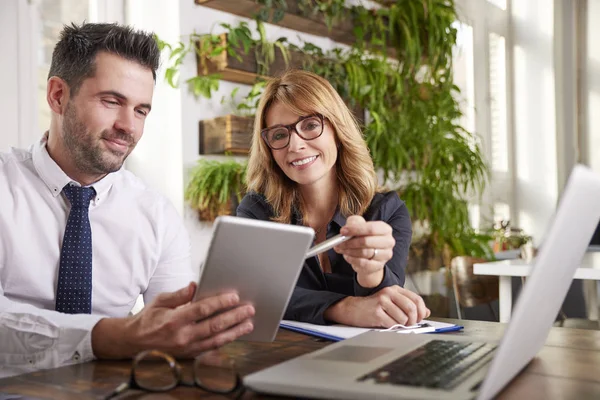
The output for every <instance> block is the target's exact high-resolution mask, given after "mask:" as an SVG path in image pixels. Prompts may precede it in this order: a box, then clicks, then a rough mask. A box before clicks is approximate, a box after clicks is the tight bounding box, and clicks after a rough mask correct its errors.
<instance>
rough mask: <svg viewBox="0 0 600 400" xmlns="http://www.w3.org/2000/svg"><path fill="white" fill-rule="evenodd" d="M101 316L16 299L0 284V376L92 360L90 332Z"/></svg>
mask: <svg viewBox="0 0 600 400" xmlns="http://www.w3.org/2000/svg"><path fill="white" fill-rule="evenodd" d="M102 318H103V317H102V316H100V315H88V314H76V315H73V314H63V313H59V312H56V311H50V310H42V309H39V308H36V307H34V306H32V305H29V304H21V303H17V302H14V301H11V300H9V299H7V298H6V297H5V296H4V290H3V289H2V286H1V284H0V365H2V366H3V367H2V368H0V377H7V376H11V375H17V374H22V373H27V372H33V371H36V370H40V369H48V368H57V367H62V366H65V365H69V364H75V363H80V362H86V361H91V360H93V359H94V353H93V351H92V335H91V333H92V329H93V328H94V326H95V325H96V324H97V323H98V321H100V320H101V319H102Z"/></svg>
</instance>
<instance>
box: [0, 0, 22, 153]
mask: <svg viewBox="0 0 600 400" xmlns="http://www.w3.org/2000/svg"><path fill="white" fill-rule="evenodd" d="M17 8H18V7H17V3H16V2H15V1H8V2H7V1H4V2H2V3H1V4H0V37H1V38H15V37H17V32H18V26H17V21H18V18H17V16H18V13H17ZM3 42H4V46H3V49H2V52H3V53H4V57H2V58H3V60H2V62H1V63H0V87H1V88H3V89H2V90H3V91H4V92H5V93H12V94H13V96H14V94H16V93H18V88H17V79H15V77H16V76H18V51H17V46H18V41H17V40H7V39H3ZM13 96H0V110H2V121H3V128H2V133H1V134H0V151H6V150H8V148H9V147H10V146H16V145H18V142H19V112H18V111H19V109H18V102H17V101H14V97H13Z"/></svg>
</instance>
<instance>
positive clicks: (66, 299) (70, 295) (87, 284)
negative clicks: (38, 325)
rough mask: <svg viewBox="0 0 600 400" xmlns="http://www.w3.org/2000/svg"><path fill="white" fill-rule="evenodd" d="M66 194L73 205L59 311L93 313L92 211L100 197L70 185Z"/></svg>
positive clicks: (60, 274) (62, 257) (65, 240)
mask: <svg viewBox="0 0 600 400" xmlns="http://www.w3.org/2000/svg"><path fill="white" fill-rule="evenodd" d="M63 193H64V194H65V196H67V199H69V202H71V212H70V213H69V219H68V220H67V228H66V229H65V237H64V238H63V244H62V250H61V252H60V268H59V270H58V286H57V289H56V311H58V312H62V313H66V314H91V313H92V228H91V227H90V219H89V217H88V210H89V208H90V200H92V199H93V198H94V196H96V191H95V190H94V188H85V187H79V186H71V185H67V186H65V187H64V188H63Z"/></svg>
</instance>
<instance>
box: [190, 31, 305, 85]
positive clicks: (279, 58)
mask: <svg viewBox="0 0 600 400" xmlns="http://www.w3.org/2000/svg"><path fill="white" fill-rule="evenodd" d="M219 36H220V38H221V43H220V45H221V46H225V45H226V43H227V34H226V33H222V34H221V35H219ZM234 51H235V52H236V54H238V55H239V56H240V58H241V60H239V59H237V58H236V57H232V56H230V55H229V54H228V53H227V52H226V51H223V52H221V54H219V55H218V56H216V57H211V58H210V59H209V58H204V59H200V58H198V60H197V65H198V71H197V72H198V75H208V74H214V73H218V74H221V76H222V79H223V80H226V81H229V82H236V83H243V84H247V85H252V84H254V83H255V82H256V78H257V77H258V76H259V74H258V62H257V60H256V53H255V50H254V48H252V49H250V51H248V53H247V54H246V53H244V51H243V49H242V48H241V47H240V48H237V49H234ZM304 57H306V55H304V54H303V53H300V52H290V62H289V65H286V63H285V60H284V57H283V55H282V54H281V50H280V49H279V48H278V47H276V48H275V59H274V60H273V63H272V64H271V65H270V66H269V70H268V71H266V74H265V75H260V76H262V77H263V78H267V77H270V76H277V75H279V74H281V73H282V72H284V71H285V70H286V69H287V68H301V67H302V62H303V60H304Z"/></svg>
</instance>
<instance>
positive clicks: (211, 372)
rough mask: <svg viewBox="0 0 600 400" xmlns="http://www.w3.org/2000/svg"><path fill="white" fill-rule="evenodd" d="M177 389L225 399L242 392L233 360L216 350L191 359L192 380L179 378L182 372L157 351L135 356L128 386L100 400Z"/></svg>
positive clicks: (240, 381) (124, 385)
mask: <svg viewBox="0 0 600 400" xmlns="http://www.w3.org/2000/svg"><path fill="white" fill-rule="evenodd" d="M177 386H184V387H197V388H200V389H202V390H204V391H205V392H209V393H214V394H221V395H229V394H234V393H236V392H237V391H238V390H239V389H240V388H242V380H241V378H240V376H239V375H238V373H237V372H236V370H235V367H234V363H233V360H232V359H230V358H229V357H227V356H226V355H224V354H222V353H221V352H219V351H217V350H213V351H210V352H206V353H203V354H201V355H200V356H198V357H197V358H196V359H194V369H193V380H190V381H187V380H185V379H184V378H183V369H182V368H181V365H179V364H178V363H177V361H175V359H174V358H173V357H171V356H170V355H168V354H166V353H163V352H161V351H157V350H147V351H144V352H141V353H140V354H138V355H137V356H136V357H135V358H134V359H133V363H132V366H131V375H130V377H129V382H123V383H122V384H120V385H119V386H118V387H117V388H116V389H115V390H114V391H113V392H112V393H111V394H109V395H108V396H106V397H105V398H104V399H105V400H108V399H112V398H114V397H117V396H119V395H120V394H122V393H123V392H125V391H126V390H128V389H137V390H145V391H149V392H166V391H169V390H172V389H174V388H176V387H177Z"/></svg>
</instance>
